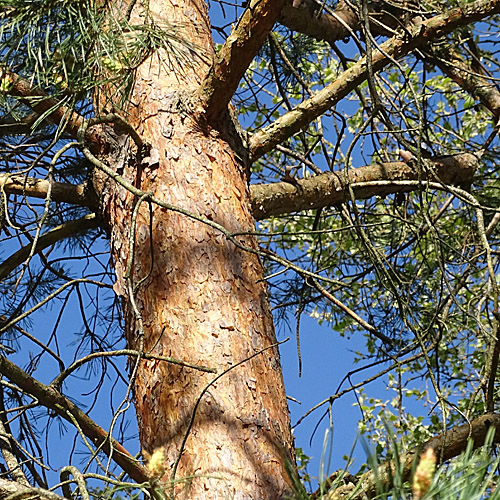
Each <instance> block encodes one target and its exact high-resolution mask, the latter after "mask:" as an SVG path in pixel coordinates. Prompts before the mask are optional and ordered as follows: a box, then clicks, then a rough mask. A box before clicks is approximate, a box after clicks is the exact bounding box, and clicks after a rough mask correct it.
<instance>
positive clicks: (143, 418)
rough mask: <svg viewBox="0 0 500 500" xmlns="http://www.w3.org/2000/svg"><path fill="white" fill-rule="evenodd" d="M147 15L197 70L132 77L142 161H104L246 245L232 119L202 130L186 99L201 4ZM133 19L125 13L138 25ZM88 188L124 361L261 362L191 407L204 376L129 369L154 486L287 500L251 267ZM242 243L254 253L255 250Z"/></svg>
mask: <svg viewBox="0 0 500 500" xmlns="http://www.w3.org/2000/svg"><path fill="white" fill-rule="evenodd" d="M149 9H150V14H151V15H152V16H154V17H155V21H157V22H161V21H162V20H166V19H168V21H169V22H170V23H172V22H178V23H179V25H180V26H182V32H183V36H184V37H185V38H186V39H187V40H189V41H191V42H193V43H195V44H196V46H197V47H198V49H197V50H198V51H199V53H198V55H199V57H198V58H196V59H194V60H190V61H184V60H180V59H177V60H174V59H173V58H172V57H170V58H169V57H168V54H166V53H164V52H163V53H161V52H160V53H159V54H157V55H155V56H153V57H151V59H149V60H148V61H146V62H145V63H144V64H143V65H142V66H141V67H140V68H138V70H137V81H136V85H135V88H134V91H133V94H132V96H131V99H130V109H129V112H130V114H129V120H130V123H131V124H132V125H133V126H134V127H136V129H137V130H138V132H139V133H140V134H141V136H142V137H143V138H144V139H145V140H146V141H148V142H149V143H150V144H151V150H150V151H149V153H148V155H147V157H146V158H140V155H135V152H133V151H132V146H130V145H128V146H127V144H128V140H127V139H126V137H125V136H121V137H118V138H117V144H116V146H117V147H111V148H108V150H107V151H102V152H101V153H102V156H103V157H105V158H106V161H107V164H108V165H111V166H112V167H113V168H114V169H115V170H119V171H120V173H121V174H122V176H123V177H124V178H125V179H127V180H128V181H129V182H130V183H133V184H134V185H135V186H137V187H138V188H140V189H142V190H145V191H147V192H151V193H152V194H153V195H154V196H155V197H157V198H159V199H161V200H164V201H165V202H168V203H170V204H172V205H175V206H178V207H181V208H183V209H186V210H189V211H190V212H191V213H194V214H197V215H198V216H199V217H200V218H204V219H208V220H211V221H214V222H217V223H218V224H221V225H223V226H224V227H225V228H227V229H228V230H230V231H232V232H234V233H244V232H248V231H253V230H254V220H253V218H252V215H251V205H250V195H249V190H248V186H247V180H246V172H245V168H244V167H243V165H241V164H240V160H239V159H238V158H239V156H237V155H235V152H234V146H235V145H236V144H237V143H238V138H237V136H236V135H235V133H233V132H232V130H233V128H232V127H231V123H230V119H229V115H227V116H226V119H227V122H226V123H223V124H222V125H221V126H220V127H218V129H215V128H212V127H210V126H209V125H208V124H206V123H205V124H204V123H200V120H199V116H200V115H203V110H200V109H199V108H200V106H199V105H197V104H196V103H195V102H194V101H193V98H192V96H193V95H194V94H195V91H196V90H197V88H198V87H199V85H200V83H201V82H202V80H203V77H204V76H205V75H206V74H207V72H208V70H209V68H210V63H211V61H212V60H213V58H214V50H213V46H212V41H211V38H210V30H209V27H210V24H209V21H208V16H207V13H206V6H205V3H204V2H203V1H197V0H186V1H184V2H176V1H172V2H169V1H165V2H163V1H162V2H160V1H151V2H150V3H149ZM140 14H141V13H140V8H139V7H136V8H134V11H133V14H132V15H133V17H134V16H135V18H136V19H135V22H138V21H137V20H138V19H140V17H139V16H140ZM188 18H189V19H188ZM200 111H201V112H200ZM94 184H95V185H96V186H97V188H98V189H99V193H100V196H101V199H102V211H103V216H104V218H105V219H106V221H107V223H108V224H109V232H110V237H111V250H112V256H113V259H114V265H115V271H116V278H117V280H116V284H115V287H114V288H115V291H116V293H117V294H118V295H120V296H121V297H123V307H124V318H125V331H126V337H127V341H128V346H129V347H130V348H131V349H136V350H140V351H145V352H148V353H152V354H155V355H161V356H172V357H175V358H178V359H182V360H186V361H188V362H192V363H194V364H201V365H206V366H210V367H216V368H217V369H218V373H219V374H221V373H222V372H223V371H224V370H227V369H229V368H231V367H232V366H234V365H236V364H237V363H238V362H240V361H242V360H245V359H246V358H250V357H251V356H253V355H255V354H256V353H258V352H259V351H262V352H261V353H260V354H258V355H256V356H254V357H253V358H252V359H250V360H248V361H247V362H245V363H242V364H241V365H239V366H237V367H235V368H234V369H232V370H231V371H229V372H228V373H227V374H224V375H223V376H222V377H221V378H220V379H218V380H217V381H216V383H214V384H213V385H212V386H211V387H210V389H209V390H208V391H206V393H205V395H204V396H203V397H202V398H201V400H200V401H199V404H198V406H197V401H198V398H199V397H200V394H201V393H202V391H203V389H204V388H205V387H206V385H207V384H208V383H209V382H211V381H212V380H213V379H214V377H215V376H214V375H213V374H206V373H201V372H199V371H196V370H191V369H189V368H186V367H181V366H178V365H173V364H169V363H166V362H164V361H157V360H141V361H140V363H138V365H137V363H136V360H135V359H134V358H132V359H131V360H130V367H131V372H132V375H133V382H134V391H135V404H136V410H137V416H138V424H139V434H140V441H141V446H142V448H143V454H144V455H145V456H147V455H148V454H152V453H153V452H154V451H156V450H158V449H163V451H164V468H165V472H164V474H163V476H162V481H164V484H165V485H166V488H167V489H169V488H170V486H172V490H168V492H169V493H175V496H176V498H190V499H203V498H210V499H216V498H239V499H256V500H257V499H259V500H260V499H278V498H283V497H284V496H285V495H287V494H289V490H290V488H289V480H288V479H287V476H286V473H285V470H284V462H285V459H288V460H290V459H292V456H293V453H292V438H291V432H290V424H289V416H288V408H287V404H286V396H285V391H284V386H283V379H282V374H281V368H280V361H279V352H278V349H277V347H276V346H275V347H270V346H273V345H274V344H275V343H276V339H275V334H274V327H273V322H272V316H271V313H270V308H269V305H268V298H267V290H266V286H265V282H264V281H263V278H264V274H263V268H262V265H261V263H260V261H259V259H258V258H257V257H256V256H255V255H252V254H249V253H245V252H243V251H241V250H239V249H237V248H236V247H235V246H234V245H233V244H232V243H229V242H228V241H226V240H225V238H224V237H223V235H221V234H219V233H217V232H216V231H215V230H214V229H213V228H211V227H209V226H207V225H205V224H204V223H203V222H202V221H196V220H193V219H189V218H187V217H186V216H184V215H182V214H179V213H174V212H172V211H168V210H165V209H163V208H160V207H156V206H151V207H150V206H149V205H148V203H147V202H144V200H142V201H143V202H142V203H140V202H138V200H137V198H136V197H134V196H133V195H132V194H131V193H130V192H129V191H127V190H126V189H125V188H123V187H122V186H120V185H118V184H116V183H115V182H112V181H110V180H108V181H104V182H103V180H102V179H100V178H98V176H97V175H96V179H95V182H94ZM138 203H140V206H137V204H138ZM134 210H136V212H137V217H136V219H135V222H134V217H135V216H134V215H133V214H134ZM134 224H136V225H135V229H134ZM240 241H241V243H243V244H244V245H246V246H248V247H252V248H257V243H256V241H255V239H254V238H253V237H251V236H244V237H241V239H240ZM130 262H131V264H130V265H129V263H130ZM136 365H137V366H136ZM195 409H196V413H194V412H195ZM184 441H185V442H184ZM174 480H175V481H176V482H175V486H174V484H173V481H174Z"/></svg>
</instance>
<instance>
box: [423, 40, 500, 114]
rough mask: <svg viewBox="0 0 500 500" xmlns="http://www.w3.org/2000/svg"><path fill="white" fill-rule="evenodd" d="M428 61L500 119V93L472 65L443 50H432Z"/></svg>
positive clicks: (449, 50)
mask: <svg viewBox="0 0 500 500" xmlns="http://www.w3.org/2000/svg"><path fill="white" fill-rule="evenodd" d="M429 54H430V55H429V56H427V54H426V60H427V61H429V62H431V63H433V64H435V65H436V66H438V67H439V69H441V71H442V72H443V73H444V74H445V75H448V76H449V77H450V78H451V79H452V80H453V81H454V82H455V83H457V84H458V85H459V86H460V87H462V88H463V89H464V90H465V91H466V92H469V94H471V95H472V96H473V97H474V98H476V99H479V101H480V102H481V104H483V106H484V107H485V108H486V109H488V110H489V111H490V112H491V114H492V115H493V118H494V119H495V121H498V120H499V119H500V91H499V90H498V88H497V87H496V86H495V85H493V84H492V83H490V81H489V78H488V77H487V76H484V75H480V74H478V73H475V72H474V71H473V70H472V69H471V65H470V64H469V63H467V62H465V61H464V60H463V59H462V58H461V57H460V56H459V55H458V54H457V53H456V52H454V51H453V50H451V49H447V48H442V49H440V50H439V51H437V50H432V49H431V50H430V51H429Z"/></svg>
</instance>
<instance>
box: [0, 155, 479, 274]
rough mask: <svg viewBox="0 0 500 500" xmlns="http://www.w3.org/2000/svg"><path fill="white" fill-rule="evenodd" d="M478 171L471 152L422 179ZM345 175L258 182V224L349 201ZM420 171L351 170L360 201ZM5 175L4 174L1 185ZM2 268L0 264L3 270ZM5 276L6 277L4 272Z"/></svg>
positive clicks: (61, 196)
mask: <svg viewBox="0 0 500 500" xmlns="http://www.w3.org/2000/svg"><path fill="white" fill-rule="evenodd" d="M476 168H477V158H476V157H475V156H474V155H472V154H469V153H465V154H460V155H455V156H448V157H444V158H435V159H433V160H428V161H427V163H426V170H427V172H428V175H427V177H426V178H424V179H422V180H427V181H436V180H439V181H441V182H443V183H444V184H453V185H461V184H464V185H467V184H470V183H471V182H472V178H473V175H474V172H475V170H476ZM343 177H344V175H343V173H341V172H338V173H333V172H327V173H324V174H320V175H317V176H314V177H311V178H308V179H297V186H295V185H293V184H291V183H289V182H276V183H273V184H254V185H252V186H250V194H251V199H252V212H253V215H254V217H255V219H256V220H262V219H265V218H267V217H271V216H273V215H284V214H288V213H291V212H298V211H300V210H308V209H311V208H321V207H327V206H331V205H338V204H340V203H343V202H344V201H346V200H348V199H349V192H348V188H347V186H348V184H347V183H346V182H345V181H344V178H343ZM417 179H418V174H417V170H416V168H414V167H412V165H411V164H407V163H403V162H394V163H377V164H375V165H368V166H364V167H359V168H356V169H352V170H350V171H349V184H350V185H351V187H352V188H353V190H354V194H355V196H356V198H358V199H366V198H371V197H372V196H386V195H388V194H392V193H397V192H404V191H411V190H414V189H415V187H410V186H401V185H394V186H388V185H387V183H386V185H384V186H377V185H373V186H370V187H367V186H363V187H359V186H356V183H360V182H365V183H366V182H374V183H376V182H377V181H411V180H417ZM1 180H2V177H1V176H0V184H1ZM47 189H48V182H47V181H44V180H39V179H33V178H28V179H25V178H23V177H21V176H19V177H11V176H9V177H8V178H7V181H6V182H5V185H4V191H5V192H6V193H14V194H23V195H26V196H33V197H35V198H45V197H46V195H47ZM51 197H52V199H53V200H54V201H63V202H66V203H73V204H75V205H81V206H87V207H89V208H90V209H96V203H94V202H93V201H92V200H91V198H90V197H89V196H88V195H87V194H85V186H84V185H81V184H80V185H76V186H75V185H72V184H62V183H55V182H54V183H52V194H51ZM1 269H2V267H1V266H0V270H1ZM0 276H3V274H2V273H1V271H0Z"/></svg>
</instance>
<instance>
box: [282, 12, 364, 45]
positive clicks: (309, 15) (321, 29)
mask: <svg viewBox="0 0 500 500" xmlns="http://www.w3.org/2000/svg"><path fill="white" fill-rule="evenodd" d="M334 14H335V15H331V14H325V13H321V14H320V15H318V13H317V12H315V11H314V9H312V8H308V7H307V6H305V7H304V6H303V7H300V8H297V7H293V6H292V5H285V7H283V10H282V11H281V15H280V17H279V22H280V24H282V25H283V26H286V27H287V28H290V29H291V30H293V31H297V32H299V33H303V34H304V35H307V36H310V37H312V38H316V39H317V40H324V41H326V42H328V43H334V42H336V41H338V40H342V39H344V38H346V37H348V36H350V34H351V31H355V30H356V28H357V25H358V23H359V20H358V16H357V15H356V13H355V12H354V11H353V10H352V9H351V8H350V7H349V6H347V5H346V4H345V3H340V2H339V5H338V6H337V9H335V13H334Z"/></svg>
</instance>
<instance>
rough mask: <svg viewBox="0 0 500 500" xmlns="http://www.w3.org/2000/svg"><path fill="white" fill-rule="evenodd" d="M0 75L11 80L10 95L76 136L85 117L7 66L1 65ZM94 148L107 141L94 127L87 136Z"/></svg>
mask: <svg viewBox="0 0 500 500" xmlns="http://www.w3.org/2000/svg"><path fill="white" fill-rule="evenodd" d="M0 77H1V78H2V79H3V80H5V81H8V82H9V90H8V95H10V96H13V97H17V98H19V99H20V100H21V101H22V102H23V103H24V104H26V105H27V106H29V107H30V108H31V109H32V110H33V111H35V113H36V114H37V115H38V116H42V115H46V119H47V120H49V121H50V122H52V123H55V124H56V125H59V126H60V127H62V128H63V129H64V131H65V132H66V133H68V134H69V135H70V136H72V137H76V135H77V132H78V130H79V129H80V127H81V126H82V123H83V121H84V120H85V118H83V116H81V115H79V114H78V113H76V112H75V111H74V110H73V109H71V108H69V107H67V106H64V105H62V104H61V103H60V102H59V101H58V100H57V99H54V98H53V97H50V96H49V95H48V94H47V93H46V92H43V91H41V90H39V89H37V88H34V87H33V85H32V84H31V83H30V82H29V81H28V80H26V79H24V78H21V77H20V76H19V75H17V74H16V73H13V72H12V71H9V70H8V69H6V68H3V67H0ZM86 139H87V141H88V143H89V144H90V146H91V148H92V149H95V148H98V146H99V144H100V143H102V142H103V141H105V139H101V138H100V136H99V129H98V128H97V127H94V128H93V129H92V133H90V134H88V135H87V137H86Z"/></svg>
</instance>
